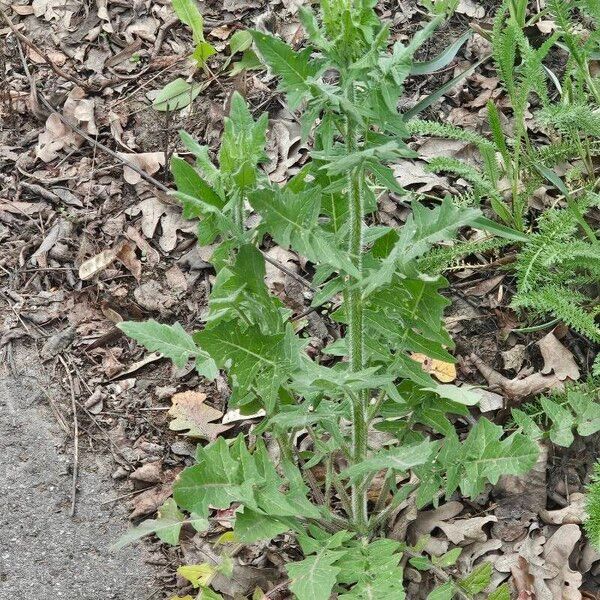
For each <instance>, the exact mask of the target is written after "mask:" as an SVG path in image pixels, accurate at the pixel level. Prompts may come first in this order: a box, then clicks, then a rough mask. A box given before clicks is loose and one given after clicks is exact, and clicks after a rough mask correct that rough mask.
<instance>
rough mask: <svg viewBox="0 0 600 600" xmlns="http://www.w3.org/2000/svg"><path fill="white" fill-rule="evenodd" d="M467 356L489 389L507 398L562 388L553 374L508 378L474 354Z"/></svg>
mask: <svg viewBox="0 0 600 600" xmlns="http://www.w3.org/2000/svg"><path fill="white" fill-rule="evenodd" d="M469 358H470V360H471V362H472V363H473V364H474V365H475V366H476V367H477V369H478V370H479V372H480V373H481V374H482V375H483V376H484V377H485V378H486V379H487V382H488V385H489V386H490V389H491V390H493V391H494V390H495V391H500V392H502V393H503V394H504V395H505V396H506V397H507V399H508V400H521V399H523V398H526V397H527V396H533V395H537V394H542V393H544V392H547V391H548V390H551V389H564V384H563V382H562V381H561V380H560V379H559V378H558V377H557V376H556V375H555V374H552V375H542V374H541V373H532V374H531V375H528V376H527V377H525V378H523V379H508V377H504V375H502V374H501V373H498V371H496V370H494V369H492V368H491V367H489V366H488V365H486V364H485V363H484V362H483V361H482V360H481V359H480V358H479V357H478V356H477V355H476V354H471V355H470V357H469Z"/></svg>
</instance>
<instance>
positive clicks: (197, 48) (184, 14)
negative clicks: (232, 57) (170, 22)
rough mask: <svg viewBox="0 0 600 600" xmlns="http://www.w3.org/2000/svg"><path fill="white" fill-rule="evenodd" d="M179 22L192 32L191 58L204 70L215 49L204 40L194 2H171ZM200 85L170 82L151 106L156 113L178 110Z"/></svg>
mask: <svg viewBox="0 0 600 600" xmlns="http://www.w3.org/2000/svg"><path fill="white" fill-rule="evenodd" d="M171 4H172V6H173V10H174V11H175V13H176V15H177V16H178V17H179V20H180V21H181V22H182V23H184V24H185V25H187V26H188V27H189V28H190V29H191V30H192V39H193V42H194V52H193V54H192V56H191V58H193V59H194V61H195V62H196V64H197V65H198V67H200V68H205V64H206V60H207V59H208V58H209V57H211V56H212V55H213V54H215V52H216V50H215V48H214V47H213V46H212V45H211V44H209V43H208V42H207V41H206V40H205V39H204V18H203V17H202V14H201V13H200V11H199V10H198V6H197V4H196V0H171ZM202 89H203V85H202V84H200V83H189V82H187V81H186V80H185V79H182V78H181V77H179V78H177V79H175V80H174V81H171V83H168V84H167V85H166V86H165V87H163V88H162V89H161V90H160V91H159V92H158V94H157V96H156V98H155V99H154V102H153V103H152V106H153V107H154V109H155V110H158V111H168V112H171V111H174V110H180V109H182V108H185V107H186V106H188V105H189V104H190V103H191V102H193V101H194V99H195V98H196V97H197V96H198V94H199V93H200V92H201V91H202Z"/></svg>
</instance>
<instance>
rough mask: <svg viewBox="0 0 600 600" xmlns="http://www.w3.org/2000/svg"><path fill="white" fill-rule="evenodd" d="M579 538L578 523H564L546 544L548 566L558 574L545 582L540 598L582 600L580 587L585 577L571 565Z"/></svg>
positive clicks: (545, 554) (548, 599)
mask: <svg viewBox="0 0 600 600" xmlns="http://www.w3.org/2000/svg"><path fill="white" fill-rule="evenodd" d="M579 538H581V529H580V528H579V526H578V525H562V526H561V527H560V528H559V529H557V530H556V532H555V533H554V535H553V536H552V537H551V538H550V539H549V540H548V541H547V542H546V544H545V545H544V553H543V557H544V559H545V562H546V567H547V568H551V569H552V570H553V571H554V572H555V573H556V574H555V576H554V577H552V578H551V579H548V581H546V582H544V587H545V588H546V589H544V588H542V590H543V591H540V592H538V598H539V600H581V598H582V596H581V592H580V591H579V588H580V587H581V583H582V579H583V577H582V575H581V573H578V572H576V571H573V570H572V569H571V567H570V566H569V557H570V556H571V553H572V552H573V549H574V548H575V545H576V544H577V542H578V541H579ZM536 583H537V582H536Z"/></svg>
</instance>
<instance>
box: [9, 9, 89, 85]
mask: <svg viewBox="0 0 600 600" xmlns="http://www.w3.org/2000/svg"><path fill="white" fill-rule="evenodd" d="M0 17H2V18H3V19H4V20H5V21H6V24H7V25H8V26H9V27H10V29H11V31H12V32H13V33H14V34H15V35H16V36H17V38H18V39H19V40H21V41H22V42H23V43H24V44H25V45H26V46H29V47H30V48H31V49H32V50H33V51H34V52H35V53H36V54H38V55H39V56H41V57H42V59H43V60H44V62H45V63H46V64H47V65H48V66H49V67H50V68H51V69H52V70H53V71H54V72H55V73H56V74H57V75H58V76H59V77H62V78H63V79H66V80H67V81H72V82H73V83H75V84H76V85H78V86H80V87H82V88H84V89H86V90H89V89H90V86H89V85H88V84H87V82H85V81H83V80H82V79H79V77H74V76H73V75H69V74H68V73H66V72H65V71H63V70H62V69H61V68H60V67H57V66H56V65H55V64H54V63H53V62H52V60H51V59H50V58H49V57H48V54H47V53H46V52H45V51H44V50H42V49H41V48H39V47H38V46H36V45H35V44H34V43H33V42H32V41H31V40H30V39H29V38H28V37H27V36H25V35H23V34H22V33H21V32H20V31H19V30H18V29H17V28H16V27H15V24H14V23H13V22H12V20H11V19H10V17H9V16H8V15H7V14H6V13H5V12H4V11H3V10H2V9H1V8H0Z"/></svg>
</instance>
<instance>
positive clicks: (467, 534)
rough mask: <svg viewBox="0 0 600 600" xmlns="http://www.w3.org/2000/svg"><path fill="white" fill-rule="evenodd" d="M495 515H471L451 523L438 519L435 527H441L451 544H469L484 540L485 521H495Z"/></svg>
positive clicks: (485, 534) (485, 536) (485, 537)
mask: <svg viewBox="0 0 600 600" xmlns="http://www.w3.org/2000/svg"><path fill="white" fill-rule="evenodd" d="M496 521H498V519H497V517H494V516H493V515H488V516H486V517H472V518H470V519H458V520H456V521H453V522H452V523H446V522H444V521H440V522H438V523H437V527H438V528H439V529H441V530H442V531H443V532H444V534H445V535H446V537H447V538H448V539H449V540H450V541H451V542H452V543H453V544H463V545H466V544H471V543H473V542H485V541H487V539H488V535H487V533H486V532H485V531H484V530H483V528H484V527H485V525H486V524H487V523H492V522H493V523H495V522H496Z"/></svg>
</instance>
